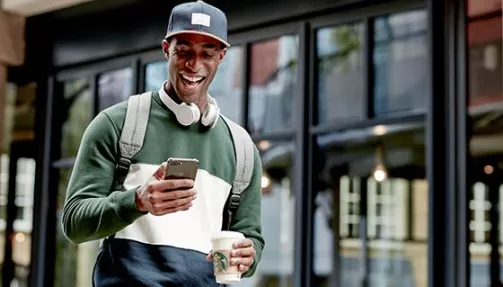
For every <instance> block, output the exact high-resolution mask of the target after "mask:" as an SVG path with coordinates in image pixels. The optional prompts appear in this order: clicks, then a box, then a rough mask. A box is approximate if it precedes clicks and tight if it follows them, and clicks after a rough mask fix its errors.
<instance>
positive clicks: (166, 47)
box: [162, 39, 170, 58]
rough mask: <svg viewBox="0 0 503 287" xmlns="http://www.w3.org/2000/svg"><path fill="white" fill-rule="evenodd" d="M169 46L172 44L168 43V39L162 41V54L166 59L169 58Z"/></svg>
mask: <svg viewBox="0 0 503 287" xmlns="http://www.w3.org/2000/svg"><path fill="white" fill-rule="evenodd" d="M169 46H170V43H169V42H168V41H166V39H164V40H162V52H163V54H164V57H166V58H168V57H169Z"/></svg>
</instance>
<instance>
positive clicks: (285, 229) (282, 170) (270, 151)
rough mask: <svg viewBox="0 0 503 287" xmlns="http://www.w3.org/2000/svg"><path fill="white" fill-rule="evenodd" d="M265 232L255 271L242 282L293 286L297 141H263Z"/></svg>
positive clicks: (263, 224) (260, 148)
mask: <svg viewBox="0 0 503 287" xmlns="http://www.w3.org/2000/svg"><path fill="white" fill-rule="evenodd" d="M257 146H258V148H259V150H260V154H261V156H262V164H263V172H264V175H263V178H262V188H263V189H262V193H263V197H262V233H263V236H264V239H265V242H266V245H265V248H264V251H263V253H262V260H261V262H260V264H259V266H258V268H257V271H256V273H255V275H254V276H253V277H251V278H249V279H246V280H243V281H242V282H241V283H240V284H238V285H239V286H292V285H293V282H292V275H293V267H294V246H295V234H294V227H295V194H294V192H293V190H292V188H291V185H292V177H291V173H292V169H293V156H292V154H293V153H294V151H295V149H294V144H293V142H290V141H281V142H279V141H275V142H270V141H262V142H259V143H258V144H257Z"/></svg>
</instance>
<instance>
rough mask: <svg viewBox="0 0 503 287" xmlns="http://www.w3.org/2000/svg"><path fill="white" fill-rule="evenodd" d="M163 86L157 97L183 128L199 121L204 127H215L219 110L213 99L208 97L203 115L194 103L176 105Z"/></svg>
mask: <svg viewBox="0 0 503 287" xmlns="http://www.w3.org/2000/svg"><path fill="white" fill-rule="evenodd" d="M163 87H164V84H163V85H162V87H161V89H159V96H160V98H161V101H162V102H163V103H164V104H165V105H166V106H167V107H168V109H170V110H171V111H172V112H173V113H174V114H175V116H176V120H177V121H178V122H179V123H180V124H181V125H183V126H190V125H192V124H195V123H197V122H199V121H201V123H202V124H203V125H204V126H207V127H208V126H209V127H211V128H214V127H215V126H216V125H217V122H218V118H219V117H220V108H219V107H218V105H217V102H216V101H215V99H214V98H212V97H211V96H210V95H208V98H209V101H208V105H207V106H206V109H205V110H204V113H203V115H202V116H201V112H200V111H199V108H198V107H197V105H196V104H194V103H190V104H187V103H181V104H178V103H176V102H175V101H174V100H173V99H172V98H171V97H170V96H168V94H167V93H166V92H165V91H164V88H163Z"/></svg>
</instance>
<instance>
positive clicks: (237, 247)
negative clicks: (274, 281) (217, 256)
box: [206, 239, 255, 273]
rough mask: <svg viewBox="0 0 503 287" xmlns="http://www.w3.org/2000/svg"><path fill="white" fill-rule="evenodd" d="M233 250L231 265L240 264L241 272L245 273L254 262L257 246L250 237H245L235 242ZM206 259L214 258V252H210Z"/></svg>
mask: <svg viewBox="0 0 503 287" xmlns="http://www.w3.org/2000/svg"><path fill="white" fill-rule="evenodd" d="M232 247H233V249H232V251H231V260H230V261H231V265H233V266H238V270H239V272H241V273H245V272H246V271H248V269H250V267H251V266H252V264H253V262H254V259H253V258H254V257H255V247H254V245H253V241H251V240H250V239H243V240H240V241H238V242H235V243H234V244H233V246H232ZM206 260H208V261H211V260H213V252H210V253H209V254H208V256H207V257H206Z"/></svg>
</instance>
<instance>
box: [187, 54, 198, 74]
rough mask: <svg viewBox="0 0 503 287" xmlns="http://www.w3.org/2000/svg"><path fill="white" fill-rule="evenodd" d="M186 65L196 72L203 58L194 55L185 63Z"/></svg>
mask: <svg viewBox="0 0 503 287" xmlns="http://www.w3.org/2000/svg"><path fill="white" fill-rule="evenodd" d="M185 66H186V67H187V68H189V69H190V70H191V71H193V72H196V71H198V70H199V68H200V67H201V59H200V58H199V57H198V56H194V57H192V58H190V59H189V60H188V61H187V62H186V63H185Z"/></svg>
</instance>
